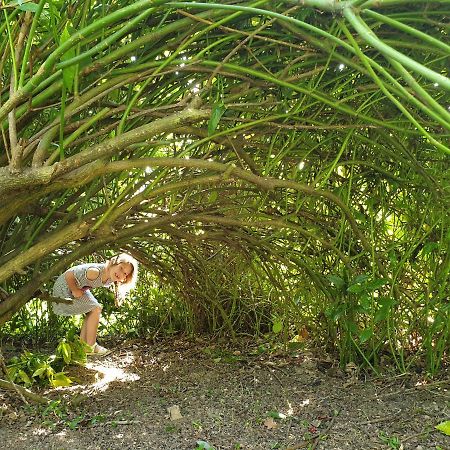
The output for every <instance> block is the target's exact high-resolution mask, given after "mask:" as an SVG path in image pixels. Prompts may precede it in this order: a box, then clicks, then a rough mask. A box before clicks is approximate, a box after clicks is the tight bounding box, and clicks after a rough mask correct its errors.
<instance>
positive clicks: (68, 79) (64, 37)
mask: <svg viewBox="0 0 450 450" xmlns="http://www.w3.org/2000/svg"><path fill="white" fill-rule="evenodd" d="M69 39H70V33H69V30H68V27H67V25H66V27H65V28H64V31H63V32H62V34H61V39H60V45H62V44H64V43H65V42H67V41H68V40H69ZM74 56H75V49H74V48H71V49H69V50H67V52H66V53H64V55H62V57H61V61H67V60H68V59H71V58H73V57H74ZM75 74H76V66H69V67H66V68H64V69H63V81H64V86H65V87H66V89H67V90H68V91H69V92H72V90H73V89H72V88H73V82H74V80H75Z"/></svg>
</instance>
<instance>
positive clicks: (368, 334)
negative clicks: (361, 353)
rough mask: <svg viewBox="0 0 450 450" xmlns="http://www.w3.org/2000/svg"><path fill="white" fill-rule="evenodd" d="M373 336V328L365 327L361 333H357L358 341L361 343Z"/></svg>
mask: <svg viewBox="0 0 450 450" xmlns="http://www.w3.org/2000/svg"><path fill="white" fill-rule="evenodd" d="M372 336H373V329H372V328H366V329H365V330H362V331H361V333H359V341H360V342H361V344H363V343H364V342H366V341H368V340H369V339H370V338H371V337H372Z"/></svg>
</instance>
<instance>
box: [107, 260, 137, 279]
mask: <svg viewBox="0 0 450 450" xmlns="http://www.w3.org/2000/svg"><path fill="white" fill-rule="evenodd" d="M132 272H133V265H132V264H131V263H127V262H122V263H119V264H114V265H112V266H111V267H110V269H109V278H110V279H111V281H118V282H120V283H123V282H124V281H126V280H127V278H128V276H129V275H130V274H131V273H132Z"/></svg>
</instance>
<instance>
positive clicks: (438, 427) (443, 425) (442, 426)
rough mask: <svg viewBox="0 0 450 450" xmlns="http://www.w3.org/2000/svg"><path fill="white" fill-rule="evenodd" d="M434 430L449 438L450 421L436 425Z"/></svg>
mask: <svg viewBox="0 0 450 450" xmlns="http://www.w3.org/2000/svg"><path fill="white" fill-rule="evenodd" d="M434 428H436V430H439V431H442V432H443V433H444V434H446V435H447V436H450V420H446V421H445V422H442V423H440V424H439V425H436V426H435V427H434Z"/></svg>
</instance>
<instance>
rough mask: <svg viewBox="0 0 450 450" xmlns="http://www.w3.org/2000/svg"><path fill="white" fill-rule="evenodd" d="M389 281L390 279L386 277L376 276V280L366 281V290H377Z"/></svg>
mask: <svg viewBox="0 0 450 450" xmlns="http://www.w3.org/2000/svg"><path fill="white" fill-rule="evenodd" d="M387 282H388V280H386V279H384V278H376V279H375V280H372V281H369V282H368V283H366V290H367V291H370V292H373V291H376V290H377V289H379V288H380V287H382V286H384V285H385V284H386V283H387Z"/></svg>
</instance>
